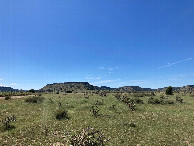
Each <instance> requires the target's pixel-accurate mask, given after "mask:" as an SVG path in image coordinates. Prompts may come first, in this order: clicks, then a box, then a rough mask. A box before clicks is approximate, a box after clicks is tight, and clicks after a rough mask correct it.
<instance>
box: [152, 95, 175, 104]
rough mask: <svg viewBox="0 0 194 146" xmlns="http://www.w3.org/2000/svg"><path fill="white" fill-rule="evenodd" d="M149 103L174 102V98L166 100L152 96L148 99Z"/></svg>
mask: <svg viewBox="0 0 194 146" xmlns="http://www.w3.org/2000/svg"><path fill="white" fill-rule="evenodd" d="M148 103H149V104H174V101H173V100H164V99H162V98H160V99H159V98H153V97H150V98H149V99H148Z"/></svg>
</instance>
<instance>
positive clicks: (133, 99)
mask: <svg viewBox="0 0 194 146" xmlns="http://www.w3.org/2000/svg"><path fill="white" fill-rule="evenodd" d="M130 101H131V102H133V103H136V104H143V100H142V99H140V98H139V97H137V98H132V99H131V100H130Z"/></svg>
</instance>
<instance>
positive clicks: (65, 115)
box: [55, 108, 69, 120]
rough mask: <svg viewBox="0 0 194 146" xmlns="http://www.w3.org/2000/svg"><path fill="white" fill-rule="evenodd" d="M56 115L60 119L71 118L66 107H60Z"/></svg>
mask: <svg viewBox="0 0 194 146" xmlns="http://www.w3.org/2000/svg"><path fill="white" fill-rule="evenodd" d="M55 117H56V119H58V120H61V119H69V116H68V112H67V111H66V110H65V109H61V108H60V109H58V110H57V111H56V113H55Z"/></svg>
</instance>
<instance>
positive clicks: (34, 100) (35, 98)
mask: <svg viewBox="0 0 194 146" xmlns="http://www.w3.org/2000/svg"><path fill="white" fill-rule="evenodd" d="M43 100H44V97H38V96H33V97H28V98H27V99H25V102H28V103H40V102H42V101H43Z"/></svg>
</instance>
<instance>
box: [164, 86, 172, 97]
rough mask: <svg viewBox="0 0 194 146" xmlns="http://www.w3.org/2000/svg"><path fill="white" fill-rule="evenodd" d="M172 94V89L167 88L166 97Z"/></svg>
mask: <svg viewBox="0 0 194 146" xmlns="http://www.w3.org/2000/svg"><path fill="white" fill-rule="evenodd" d="M172 94H173V92H172V87H171V86H169V87H168V88H167V89H166V95H172Z"/></svg>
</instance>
